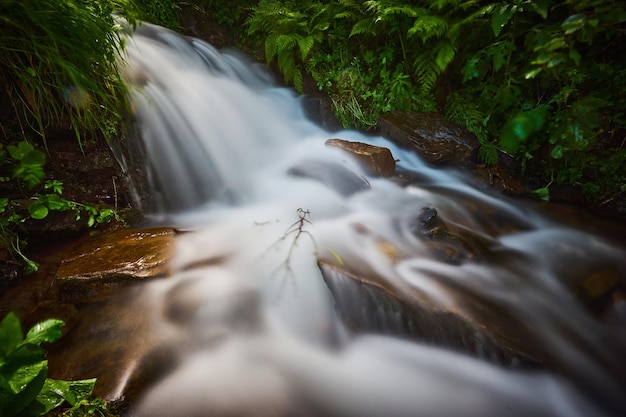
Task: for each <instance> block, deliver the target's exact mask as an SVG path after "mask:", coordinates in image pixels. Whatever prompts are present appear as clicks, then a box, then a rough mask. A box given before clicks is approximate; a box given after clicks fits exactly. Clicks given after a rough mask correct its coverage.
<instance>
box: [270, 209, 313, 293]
mask: <svg viewBox="0 0 626 417" xmlns="http://www.w3.org/2000/svg"><path fill="white" fill-rule="evenodd" d="M297 213H298V220H296V221H295V222H294V223H293V224H291V225H290V226H289V227H288V228H287V230H286V231H285V233H284V234H283V235H282V236H281V237H280V238H279V239H278V240H277V241H276V242H275V243H274V244H273V245H271V246H270V247H269V248H268V250H269V249H271V248H277V247H278V246H279V245H280V244H281V243H282V242H284V241H286V240H287V239H288V238H289V237H290V236H293V240H292V241H291V244H290V246H289V251H288V252H287V257H286V258H285V260H284V261H283V262H282V263H281V264H280V265H279V266H278V267H277V268H276V269H275V270H274V272H273V273H272V275H277V274H278V272H279V271H280V270H281V269H283V268H284V275H283V276H282V277H283V282H282V283H281V285H280V288H279V291H278V295H280V294H281V293H282V292H283V289H284V287H285V284H286V282H287V278H288V277H292V278H295V274H294V271H293V267H292V265H291V262H292V258H293V254H294V251H295V248H296V247H297V246H298V241H299V240H300V239H301V237H302V236H303V235H307V236H308V237H309V238H310V239H311V241H312V242H313V246H314V247H315V253H316V252H317V243H316V242H315V239H314V238H313V235H312V234H311V233H310V232H309V231H308V230H305V226H306V225H307V224H312V223H311V221H310V220H309V217H310V216H311V211H310V210H308V209H307V210H305V209H302V208H299V209H297ZM293 282H294V283H295V280H294V281H293Z"/></svg>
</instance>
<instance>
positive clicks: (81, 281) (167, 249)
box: [56, 228, 175, 300]
mask: <svg viewBox="0 0 626 417" xmlns="http://www.w3.org/2000/svg"><path fill="white" fill-rule="evenodd" d="M174 237H175V233H174V231H173V230H172V229H170V228H158V229H123V230H118V231H115V232H112V233H107V234H105V235H103V236H100V237H99V238H97V239H86V240H85V241H83V242H79V243H78V244H77V245H76V247H75V248H74V249H73V250H70V251H69V252H66V253H65V254H64V255H63V258H62V259H61V262H60V265H59V269H58V271H57V275H56V285H57V286H58V288H59V292H60V294H61V297H62V298H63V299H69V300H71V299H81V298H85V297H90V296H94V295H96V294H97V293H98V291H99V289H101V288H103V287H106V286H116V285H120V284H123V283H129V282H136V281H139V280H143V279H146V278H155V277H161V276H165V275H166V274H167V263H168V261H169V259H170V257H171V253H172V249H173V245H174Z"/></svg>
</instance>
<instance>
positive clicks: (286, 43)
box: [276, 33, 301, 55]
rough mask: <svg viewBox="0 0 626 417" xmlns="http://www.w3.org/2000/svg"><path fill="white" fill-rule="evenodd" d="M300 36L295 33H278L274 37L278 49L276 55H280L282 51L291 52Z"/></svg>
mask: <svg viewBox="0 0 626 417" xmlns="http://www.w3.org/2000/svg"><path fill="white" fill-rule="evenodd" d="M300 38H301V37H300V35H298V34H296V33H290V34H287V35H283V34H281V35H278V36H277V37H276V50H277V51H278V55H281V54H282V53H283V52H289V53H292V52H293V49H294V48H295V47H296V46H297V45H298V40H299V39H300Z"/></svg>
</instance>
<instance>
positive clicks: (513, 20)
mask: <svg viewBox="0 0 626 417" xmlns="http://www.w3.org/2000/svg"><path fill="white" fill-rule="evenodd" d="M625 6H626V4H625V2H624V1H609V0H577V1H574V0H565V1H559V2H556V1H551V0H514V1H507V2H502V1H462V0H437V1H421V0H368V1H363V0H334V1H313V0H298V1H296V0H260V1H256V0H239V1H236V2H223V1H218V0H193V1H178V0H19V1H18V0H2V2H0V19H2V24H1V25H0V49H1V50H2V54H1V55H0V85H1V86H2V88H0V103H1V106H2V109H3V113H4V115H3V119H2V123H3V125H2V140H1V142H0V171H1V173H0V174H1V175H0V180H2V181H3V182H7V183H8V182H16V183H17V184H18V187H17V189H19V190H21V194H22V195H21V196H20V197H21V199H20V201H24V197H29V198H26V201H29V203H28V204H27V205H26V207H25V206H24V203H18V202H17V200H18V199H12V198H10V197H5V196H2V197H0V213H2V216H1V220H0V226H1V231H2V233H0V235H1V237H2V239H1V240H2V244H3V246H5V247H7V248H12V249H13V250H14V251H16V252H17V253H21V247H22V244H23V241H24V240H23V238H22V237H20V234H19V226H20V223H21V222H22V221H23V220H24V219H25V218H26V217H32V218H42V217H45V216H46V215H47V213H48V212H49V211H50V210H73V211H75V212H76V215H77V217H80V215H81V213H83V214H82V215H83V216H89V219H90V223H91V224H97V223H98V222H103V221H107V220H108V219H110V218H111V216H112V215H113V214H114V213H111V212H110V211H105V212H104V213H100V211H99V210H98V209H97V208H94V207H83V206H80V205H76V204H72V202H68V201H67V200H65V199H63V197H62V184H60V183H59V182H58V181H57V182H55V180H54V178H47V177H46V176H45V170H44V167H45V148H46V143H47V142H46V141H47V135H46V132H47V130H48V129H49V128H50V127H54V126H58V125H63V126H71V127H72V129H73V130H74V132H75V134H76V136H77V138H78V140H77V144H78V146H81V144H82V143H84V142H83V141H85V140H89V138H90V137H92V136H94V135H98V136H100V137H104V138H105V139H108V138H112V137H120V136H122V135H123V131H124V129H123V127H124V124H125V122H126V121H127V120H128V108H127V101H126V99H125V93H126V91H125V88H126V87H125V86H124V84H123V83H122V81H121V79H120V74H119V66H120V60H119V58H120V54H122V53H123V48H124V42H123V39H124V38H123V36H122V35H123V28H122V27H121V25H120V24H119V21H118V20H117V19H116V16H117V15H121V16H123V17H125V18H126V19H127V20H128V21H129V23H130V24H131V25H133V24H136V22H138V21H142V20H144V21H149V22H152V23H156V24H160V25H163V26H167V27H170V28H172V29H174V30H179V31H182V30H183V22H182V15H183V13H182V12H183V11H184V10H193V12H194V13H197V14H202V15H205V16H208V17H209V18H210V19H212V20H213V21H214V22H216V23H217V24H219V25H222V26H223V27H227V28H229V30H230V32H231V34H232V35H233V36H235V37H234V38H233V39H236V45H235V46H238V47H240V48H243V49H245V50H248V51H263V52H262V53H261V55H263V56H259V57H258V58H260V59H264V60H266V62H267V63H268V64H270V65H273V66H274V67H276V68H277V69H278V70H279V71H280V72H281V73H282V75H283V77H284V81H285V82H286V83H287V84H289V85H291V86H293V87H294V88H295V89H296V90H298V91H302V90H303V85H304V80H305V78H307V77H308V79H312V80H313V81H314V83H315V85H316V86H317V88H318V90H320V91H321V92H322V93H324V94H327V95H328V96H329V97H330V98H331V100H332V103H333V109H334V111H335V113H336V115H337V117H338V120H339V121H340V122H341V123H342V124H343V125H344V126H345V127H356V128H360V129H370V130H374V129H376V127H377V119H378V117H379V116H380V115H381V114H383V113H386V112H392V111H395V110H406V111H437V112H440V113H442V114H444V115H445V116H446V117H447V118H449V119H450V120H452V121H454V122H456V123H458V124H460V125H462V126H464V127H466V128H467V129H468V130H470V131H471V132H473V133H474V134H475V135H476V136H477V138H478V140H479V141H480V143H481V147H480V150H479V159H480V161H481V162H482V163H484V164H487V165H489V164H495V163H496V162H497V161H498V158H499V155H501V154H502V153H506V154H509V155H511V156H513V157H515V158H516V159H517V161H518V162H519V164H520V166H521V168H522V172H523V175H525V176H526V177H527V178H530V179H532V183H533V184H534V186H535V191H534V194H535V196H536V197H537V198H541V199H544V200H548V199H549V198H550V189H551V187H552V186H554V185H562V184H566V185H570V186H572V187H573V188H572V189H575V190H577V191H576V192H579V193H580V194H581V195H582V196H584V199H585V200H586V201H588V202H591V203H593V204H600V203H602V202H607V201H611V200H612V199H615V198H618V197H623V196H624V194H625V193H626V169H624V166H625V163H626V148H625V141H626V139H625V132H626V126H625V124H626V116H625V111H624V110H625V109H626V105H625V104H626V103H625V101H626V95H624V91H625V83H626V62H625V61H626V56H625V55H624V54H623V47H622V45H624V41H625V39H624V38H625V35H626V7H625ZM42 150H44V151H42ZM25 210H26V211H25Z"/></svg>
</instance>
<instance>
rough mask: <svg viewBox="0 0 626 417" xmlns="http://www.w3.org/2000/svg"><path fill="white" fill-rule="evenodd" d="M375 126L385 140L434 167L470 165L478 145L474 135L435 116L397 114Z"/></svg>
mask: <svg viewBox="0 0 626 417" xmlns="http://www.w3.org/2000/svg"><path fill="white" fill-rule="evenodd" d="M378 124H379V125H380V129H381V134H382V135H383V136H384V137H386V138H387V139H389V140H390V141H392V142H394V143H396V144H397V145H398V146H401V147H404V148H407V149H413V150H415V151H416V152H417V153H418V154H419V155H420V156H421V157H422V158H423V159H424V160H425V161H426V162H430V163H433V164H455V165H457V166H468V165H471V163H472V162H473V159H474V154H475V152H476V150H477V149H478V147H479V145H480V144H479V142H478V139H476V136H475V135H473V134H472V133H470V132H468V131H467V130H465V129H463V128H462V127H460V126H458V125H456V124H454V123H452V122H450V121H449V120H447V119H446V118H444V117H443V116H441V115H440V114H438V113H411V112H400V111H397V112H392V113H388V114H385V115H383V116H381V117H380V118H379V119H378Z"/></svg>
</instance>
